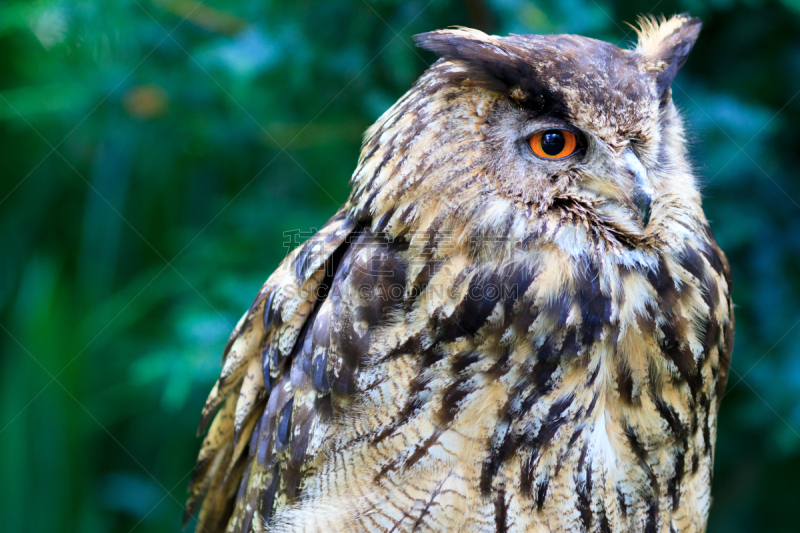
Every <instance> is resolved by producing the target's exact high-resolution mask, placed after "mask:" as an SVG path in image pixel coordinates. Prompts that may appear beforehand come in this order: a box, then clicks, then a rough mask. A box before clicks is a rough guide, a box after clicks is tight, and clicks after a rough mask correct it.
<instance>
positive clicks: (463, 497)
mask: <svg viewBox="0 0 800 533" xmlns="http://www.w3.org/2000/svg"><path fill="white" fill-rule="evenodd" d="M699 31H700V22H699V20H697V19H695V18H690V17H688V16H687V15H678V16H674V17H672V18H670V19H663V18H662V19H660V20H656V19H654V18H645V19H642V20H641V21H640V28H639V30H638V42H637V44H636V45H635V47H634V48H632V49H621V48H618V47H617V46H614V45H612V44H609V43H605V42H601V41H597V40H594V39H589V38H585V37H580V36H574V35H511V36H508V37H495V36H489V35H486V34H484V33H481V32H480V31H476V30H472V29H467V28H456V29H449V30H443V31H434V32H430V33H425V34H422V35H417V36H416V37H415V40H416V42H417V44H418V45H419V46H420V47H422V48H423V49H425V50H428V51H430V52H433V53H434V54H436V55H438V56H439V59H438V61H436V63H434V64H433V65H432V66H431V67H430V68H429V69H428V70H427V71H426V72H425V73H424V74H423V75H422V77H421V78H420V79H419V80H418V81H417V82H416V84H415V85H414V86H413V87H412V88H411V89H410V90H409V91H408V92H407V93H406V94H405V95H404V96H403V97H402V98H400V100H399V101H398V102H397V103H396V104H395V105H394V106H393V107H391V108H390V109H389V110H388V111H386V112H385V113H384V115H383V116H381V117H380V118H379V119H378V121H377V122H376V123H375V125H373V126H372V127H371V128H369V129H368V130H367V132H366V135H365V140H364V143H363V148H362V151H361V154H360V158H359V161H358V166H357V168H356V170H355V173H354V175H353V178H352V193H351V195H350V197H349V199H348V201H347V203H345V204H344V205H343V206H342V207H341V209H340V210H339V211H338V212H337V213H336V214H335V215H334V216H333V218H331V219H330V220H329V221H328V222H327V223H326V224H325V226H324V227H322V229H321V230H319V232H318V233H316V234H315V235H314V236H313V237H311V238H310V239H309V240H308V241H306V242H305V243H304V244H302V245H301V246H299V247H298V248H297V249H295V250H294V251H293V252H292V253H291V254H290V255H288V257H286V259H285V260H284V261H283V262H282V263H281V264H280V266H279V267H278V268H277V270H276V271H275V272H274V273H273V274H272V275H271V276H270V277H269V279H268V280H267V281H266V283H265V284H264V286H263V287H262V289H261V291H260V292H259V293H258V295H257V296H256V298H255V300H254V301H253V303H252V305H251V306H250V309H249V310H248V311H247V312H246V313H245V314H244V316H243V317H242V319H241V320H240V321H239V323H238V324H237V326H236V328H235V329H234V331H233V333H232V335H231V337H230V340H229V342H228V345H227V346H226V348H225V351H224V359H223V361H224V363H223V368H222V372H221V376H220V378H219V380H218V382H217V383H216V385H215V386H214V388H213V390H212V391H211V394H210V396H209V398H208V401H207V403H206V405H205V408H204V409H203V412H202V417H201V423H200V431H201V432H204V431H206V430H207V431H208V433H207V436H206V437H205V440H204V442H203V445H202V449H201V451H200V455H199V459H198V461H197V465H196V468H195V471H194V474H193V477H192V480H191V483H190V496H189V502H188V505H187V511H186V513H187V514H186V517H187V518H190V517H192V516H194V515H195V514H196V513H198V511H199V514H198V526H197V531H199V532H203V533H214V532H218V531H229V532H250V531H256V532H260V531H270V532H274V533H290V532H297V533H300V532H302V533H312V532H337V533H339V532H340V533H372V532H386V533H389V532H396V533H400V532H421V533H423V532H445V531H446V532H456V533H479V532H480V533H488V532H497V533H521V532H536V533H544V532H552V531H558V532H568V533H578V532H598V533H600V532H648V533H650V532H653V533H655V532H663V533H677V532H701V531H705V529H706V520H707V516H708V512H709V506H710V504H711V495H710V490H711V480H712V470H713V463H714V442H715V438H716V427H717V411H718V408H719V403H720V399H721V397H722V393H723V391H724V388H725V383H726V381H727V377H728V369H729V365H730V358H731V351H732V348H733V329H734V318H733V311H732V307H731V299H730V290H731V274H730V268H729V265H728V261H727V259H726V257H725V254H724V253H723V252H722V251H721V250H720V248H719V247H718V245H717V243H716V241H715V239H714V236H713V234H712V232H711V229H710V228H709V224H708V221H707V220H706V218H705V215H704V213H703V209H702V204H701V197H700V194H699V192H698V187H697V185H696V183H695V179H694V177H693V172H692V168H691V166H690V164H689V162H688V160H687V148H686V141H685V137H684V126H683V121H682V119H681V116H680V115H679V113H678V111H677V110H676V107H675V105H674V104H673V101H672V93H671V88H670V87H671V84H672V82H673V79H674V78H675V75H676V73H677V72H678V70H679V69H680V68H681V66H682V65H683V64H684V62H685V61H686V59H687V56H688V54H689V51H690V50H691V48H692V46H693V45H694V43H695V41H696V39H697V37H698V33H699Z"/></svg>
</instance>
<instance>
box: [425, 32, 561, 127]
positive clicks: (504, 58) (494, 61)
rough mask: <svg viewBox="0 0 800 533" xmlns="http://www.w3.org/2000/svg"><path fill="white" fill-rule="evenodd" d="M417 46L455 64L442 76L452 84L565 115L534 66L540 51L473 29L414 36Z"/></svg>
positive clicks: (541, 51)
mask: <svg viewBox="0 0 800 533" xmlns="http://www.w3.org/2000/svg"><path fill="white" fill-rule="evenodd" d="M414 41H416V43H417V46H419V47H420V48H423V49H425V50H428V51H429V52H433V53H434V54H436V55H438V56H439V57H441V58H442V59H445V60H447V61H451V62H452V63H454V65H455V67H456V68H452V69H450V70H447V71H444V72H442V73H440V76H441V77H442V78H443V79H446V80H448V81H449V82H450V83H453V84H456V85H460V86H467V87H481V88H483V89H487V90H490V91H495V92H498V93H501V94H504V95H506V96H508V97H509V98H511V99H512V100H515V101H516V102H518V103H520V104H521V105H524V106H527V107H529V108H531V109H532V110H534V111H536V112H545V111H547V112H551V113H563V103H562V102H561V100H560V99H559V98H558V97H557V95H556V94H555V93H554V92H553V90H552V89H550V88H549V87H548V86H547V84H546V83H545V82H543V81H542V80H541V79H540V78H541V76H540V75H539V73H538V72H537V70H536V68H535V67H534V64H535V63H537V62H538V61H540V60H541V57H540V55H541V56H544V55H545V54H544V52H543V50H544V49H545V46H546V45H544V43H543V46H542V47H541V49H540V50H534V49H530V48H527V49H526V48H520V47H519V46H518V45H516V44H514V43H512V42H509V40H508V39H505V38H502V37H494V36H492V35H487V34H485V33H483V32H481V31H478V30H473V29H470V28H461V27H459V28H453V29H448V30H438V31H431V32H428V33H421V34H419V35H415V36H414Z"/></svg>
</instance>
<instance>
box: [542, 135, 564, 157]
mask: <svg viewBox="0 0 800 533" xmlns="http://www.w3.org/2000/svg"><path fill="white" fill-rule="evenodd" d="M565 144H567V140H566V139H565V138H564V134H563V133H561V132H560V131H558V130H549V131H546V132H544V133H543V134H542V151H543V152H544V153H546V154H547V155H558V154H560V153H561V151H562V150H563V149H564V145H565Z"/></svg>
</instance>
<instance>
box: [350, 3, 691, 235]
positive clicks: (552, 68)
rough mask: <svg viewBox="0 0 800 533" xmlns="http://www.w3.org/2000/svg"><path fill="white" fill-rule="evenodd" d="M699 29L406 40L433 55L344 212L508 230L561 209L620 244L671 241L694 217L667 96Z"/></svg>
mask: <svg viewBox="0 0 800 533" xmlns="http://www.w3.org/2000/svg"><path fill="white" fill-rule="evenodd" d="M700 26H701V25H700V21H699V20H698V19H695V18H689V17H688V16H686V15H678V16H675V17H673V18H671V19H669V20H664V19H662V20H661V21H660V22H659V21H656V20H655V19H642V20H641V22H640V28H639V30H638V36H639V39H638V43H637V45H636V47H635V48H633V49H623V48H619V47H617V46H615V45H613V44H610V43H606V42H602V41H597V40H594V39H589V38H586V37H580V36H575V35H512V36H509V37H494V36H489V35H486V34H484V33H481V32H479V31H476V30H471V29H465V28H459V29H451V30H442V31H434V32H430V33H425V34H422V35H417V36H416V37H415V39H416V41H417V43H418V45H419V46H421V47H422V48H424V49H426V50H429V51H431V52H434V53H435V54H437V55H438V56H439V57H440V58H441V59H440V60H439V61H437V62H436V63H435V64H434V65H432V66H431V67H430V68H429V69H428V70H427V71H426V73H425V74H424V75H423V76H422V77H421V78H420V79H419V81H418V82H417V83H416V85H415V86H414V87H413V88H412V89H411V90H410V91H409V92H408V93H406V95H404V96H403V97H402V98H401V99H400V100H399V101H398V102H397V103H396V104H395V105H394V106H393V107H392V108H391V109H389V110H388V111H387V112H386V113H385V114H384V115H383V116H382V117H381V118H380V119H379V120H378V122H377V123H376V124H375V125H374V126H373V127H372V128H371V129H370V130H368V132H367V135H366V139H365V143H364V148H363V151H362V154H361V159H360V161H359V167H358V169H357V170H356V173H355V174H354V178H353V180H354V185H355V186H354V191H353V196H352V197H351V200H350V203H351V206H352V208H353V210H354V211H356V212H358V213H359V216H360V217H361V218H362V219H363V220H371V221H372V222H371V224H372V225H373V226H381V228H380V229H383V228H385V227H388V226H390V225H391V226H395V227H401V226H406V225H408V224H410V223H411V222H412V221H416V222H417V223H416V224H414V225H416V226H419V222H420V221H424V220H428V225H430V222H431V220H430V219H431V218H432V217H434V213H435V214H437V215H436V216H439V217H441V216H444V214H446V213H450V215H451V218H452V217H458V218H459V219H460V220H461V222H462V226H464V227H466V226H472V230H471V231H472V232H473V233H474V232H475V231H479V230H480V228H481V227H483V228H486V227H488V226H491V231H495V232H496V231H498V229H501V231H505V232H506V235H509V236H510V234H511V233H515V232H516V231H515V230H514V229H513V228H512V227H511V226H514V225H517V226H519V225H520V221H521V220H524V219H525V217H528V218H529V219H531V220H542V219H543V218H545V217H546V216H547V215H548V213H552V212H555V211H559V212H563V211H564V210H566V211H567V212H569V213H571V215H570V216H573V218H575V220H579V222H580V224H583V225H586V226H591V229H592V230H593V231H595V230H596V232H597V233H598V234H600V235H605V236H606V238H608V239H610V240H618V241H620V242H622V241H625V242H626V243H627V245H628V246H631V244H630V243H634V244H633V246H639V245H646V242H647V240H648V239H652V238H654V236H658V238H661V237H663V235H661V234H664V233H670V234H672V235H674V234H675V232H674V231H669V232H667V231H666V230H665V228H666V226H668V225H674V224H675V223H676V221H678V222H680V220H681V219H683V218H687V217H695V218H696V217H701V218H702V209H701V207H700V196H699V194H698V192H697V188H696V186H695V184H694V180H693V178H692V175H691V170H690V167H689V165H688V163H687V160H686V155H685V141H684V136H683V127H682V123H681V120H680V117H679V116H678V113H677V111H676V109H675V106H674V104H673V102H672V91H671V85H672V83H673V80H674V78H675V75H676V74H677V72H678V70H679V69H680V68H681V66H682V65H683V64H684V62H685V61H686V58H687V56H688V54H689V51H690V50H691V48H692V46H693V45H694V43H695V40H696V39H697V36H698V34H699V31H700ZM523 225H524V224H523ZM502 228H505V229H502ZM520 231H522V232H523V233H524V231H525V230H524V228H523V229H522V230H520Z"/></svg>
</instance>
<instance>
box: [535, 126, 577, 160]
mask: <svg viewBox="0 0 800 533" xmlns="http://www.w3.org/2000/svg"><path fill="white" fill-rule="evenodd" d="M528 144H530V145H531V150H533V153H534V154H536V155H538V156H539V157H541V158H543V159H564V158H565V157H568V156H570V155H572V154H574V153H575V152H576V150H577V148H578V139H577V138H575V134H574V133H572V132H571V131H567V130H544V131H540V132H538V133H534V134H533V136H532V137H531V138H530V139H528Z"/></svg>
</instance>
